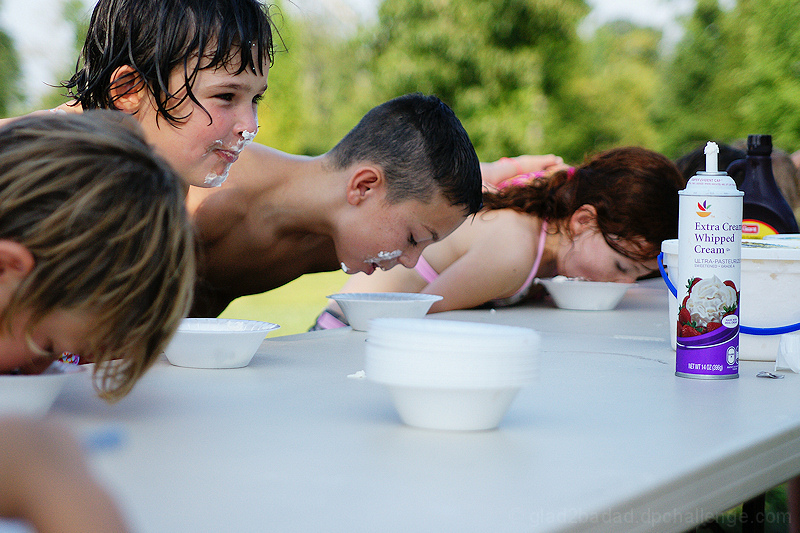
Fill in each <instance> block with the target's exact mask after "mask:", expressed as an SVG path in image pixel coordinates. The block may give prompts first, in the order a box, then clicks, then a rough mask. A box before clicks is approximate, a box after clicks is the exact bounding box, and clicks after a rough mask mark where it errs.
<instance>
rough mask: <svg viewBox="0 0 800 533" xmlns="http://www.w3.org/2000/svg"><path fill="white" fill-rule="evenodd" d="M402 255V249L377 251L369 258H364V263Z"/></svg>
mask: <svg viewBox="0 0 800 533" xmlns="http://www.w3.org/2000/svg"><path fill="white" fill-rule="evenodd" d="M401 255H403V251H402V250H395V251H394V252H378V255H377V256H375V257H372V258H370V259H364V262H365V263H380V262H381V261H391V260H392V259H397V258H398V257H400V256H401Z"/></svg>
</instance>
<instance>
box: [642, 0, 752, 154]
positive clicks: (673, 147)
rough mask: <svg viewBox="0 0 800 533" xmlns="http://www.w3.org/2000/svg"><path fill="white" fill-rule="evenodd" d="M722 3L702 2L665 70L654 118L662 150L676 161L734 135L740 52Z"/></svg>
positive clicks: (738, 118) (698, 3) (686, 25)
mask: <svg viewBox="0 0 800 533" xmlns="http://www.w3.org/2000/svg"><path fill="white" fill-rule="evenodd" d="M729 31H730V30H729V22H728V20H727V15H726V13H725V12H724V11H722V9H720V7H719V4H718V2H717V0H698V2H697V6H696V8H695V11H694V13H693V15H692V16H691V17H690V18H689V19H688V20H687V22H686V24H685V32H686V33H685V34H684V37H683V39H682V40H681V42H680V43H678V46H677V48H676V51H675V54H674V56H673V58H672V60H671V61H670V62H669V63H668V64H667V65H666V66H665V68H664V72H663V78H662V86H663V88H664V90H663V92H662V94H661V95H660V97H659V99H658V101H657V104H656V106H657V111H656V113H655V116H654V122H655V124H656V127H657V128H658V129H659V131H660V132H661V142H660V147H661V149H662V151H664V152H665V153H666V154H667V155H669V156H671V157H676V156H678V155H680V154H682V153H685V152H688V151H691V150H692V149H694V148H696V147H697V146H698V145H700V144H702V143H705V142H706V141H708V140H709V139H726V138H729V137H730V136H731V135H735V130H736V128H737V123H738V122H739V120H740V117H737V111H736V108H737V106H736V100H737V95H736V91H735V89H734V86H733V72H732V70H731V67H732V63H736V62H737V61H736V60H735V56H736V55H737V54H738V51H739V50H740V48H739V44H738V43H737V42H736V40H735V39H733V38H732V36H731V35H730V34H729Z"/></svg>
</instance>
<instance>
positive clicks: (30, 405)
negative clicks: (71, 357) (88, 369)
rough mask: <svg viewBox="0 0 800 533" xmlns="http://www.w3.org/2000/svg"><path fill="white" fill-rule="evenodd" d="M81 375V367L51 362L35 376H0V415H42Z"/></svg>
mask: <svg viewBox="0 0 800 533" xmlns="http://www.w3.org/2000/svg"><path fill="white" fill-rule="evenodd" d="M83 372H84V367H83V366H78V365H70V364H64V363H53V365H52V366H50V367H49V368H48V369H47V370H45V371H44V372H43V373H42V374H38V375H31V376H12V375H2V376H0V415H25V416H44V415H45V414H46V413H47V412H48V411H49V410H50V407H51V406H52V405H53V403H54V402H55V401H56V398H58V395H59V394H60V393H61V390H62V389H63V388H64V386H65V385H66V384H67V382H68V381H69V380H72V379H76V378H78V376H81V375H82V374H83Z"/></svg>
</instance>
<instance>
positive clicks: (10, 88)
mask: <svg viewBox="0 0 800 533" xmlns="http://www.w3.org/2000/svg"><path fill="white" fill-rule="evenodd" d="M21 80H22V71H21V69H20V63H19V56H18V55H17V50H16V48H15V47H14V40H13V39H12V38H11V36H10V35H9V34H8V33H6V32H5V31H3V30H2V29H0V117H7V116H9V115H10V114H11V113H12V112H14V111H15V110H16V108H17V106H19V104H20V103H21V102H22V100H23V94H22V88H21V87H20V82H21Z"/></svg>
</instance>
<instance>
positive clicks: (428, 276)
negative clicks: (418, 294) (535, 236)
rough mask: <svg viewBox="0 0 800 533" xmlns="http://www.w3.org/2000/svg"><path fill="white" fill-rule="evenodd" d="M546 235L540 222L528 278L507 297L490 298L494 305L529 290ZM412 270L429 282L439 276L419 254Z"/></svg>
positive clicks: (505, 303)
mask: <svg viewBox="0 0 800 533" xmlns="http://www.w3.org/2000/svg"><path fill="white" fill-rule="evenodd" d="M546 237H547V222H542V231H541V233H540V234H539V250H538V251H537V252H536V260H535V261H534V262H533V268H532V269H531V273H530V274H528V279H526V280H525V283H523V284H522V286H521V287H520V288H519V290H517V292H515V293H514V294H512V295H511V296H509V297H508V298H496V299H494V300H491V304H492V305H494V306H496V307H506V306H509V305H514V304H516V303H519V302H520V301H521V300H522V299H523V298H525V297H526V296H527V295H528V292H530V289H531V285H532V284H533V278H534V277H535V276H536V272H537V271H538V270H539V264H540V263H541V262H542V254H544V240H545V238H546ZM414 270H416V271H417V274H419V275H420V276H422V279H424V280H425V281H426V282H428V283H431V282H432V281H433V280H435V279H436V278H438V277H439V273H438V272H436V270H434V268H433V267H432V266H431V265H430V263H428V261H426V260H425V258H424V257H422V256H419V261H417V264H416V266H414Z"/></svg>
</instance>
